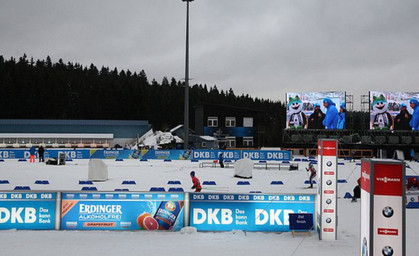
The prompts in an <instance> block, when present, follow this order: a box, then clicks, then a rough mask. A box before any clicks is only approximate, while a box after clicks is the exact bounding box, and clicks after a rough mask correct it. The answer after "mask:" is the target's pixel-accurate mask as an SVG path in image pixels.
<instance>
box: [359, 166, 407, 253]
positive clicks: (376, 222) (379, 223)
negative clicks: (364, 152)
mask: <svg viewBox="0 0 419 256" xmlns="http://www.w3.org/2000/svg"><path fill="white" fill-rule="evenodd" d="M404 184H405V163H404V162H402V161H397V160H383V159H380V160H376V159H363V160H362V165H361V237H360V239H361V241H360V242H361V243H360V255H362V256H366V255H369V256H399V255H400V256H404V255H405V245H406V235H405V233H406V229H405V226H406V222H405V220H406V218H405V217H406V206H405V202H404V198H405V190H404Z"/></svg>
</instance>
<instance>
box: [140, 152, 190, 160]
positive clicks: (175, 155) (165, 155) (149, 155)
mask: <svg viewBox="0 0 419 256" xmlns="http://www.w3.org/2000/svg"><path fill="white" fill-rule="evenodd" d="M191 152H192V151H191V150H189V149H188V150H154V149H151V150H148V151H147V152H145V153H144V154H143V156H142V157H141V159H170V160H189V159H191Z"/></svg>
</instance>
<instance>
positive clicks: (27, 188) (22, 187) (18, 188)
mask: <svg viewBox="0 0 419 256" xmlns="http://www.w3.org/2000/svg"><path fill="white" fill-rule="evenodd" d="M14 190H31V188H30V187H29V186H16V187H15V189H14Z"/></svg>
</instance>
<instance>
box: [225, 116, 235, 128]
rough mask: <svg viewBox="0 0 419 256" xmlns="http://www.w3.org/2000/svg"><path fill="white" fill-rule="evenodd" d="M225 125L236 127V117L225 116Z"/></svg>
mask: <svg viewBox="0 0 419 256" xmlns="http://www.w3.org/2000/svg"><path fill="white" fill-rule="evenodd" d="M226 127H236V118H235V117H226Z"/></svg>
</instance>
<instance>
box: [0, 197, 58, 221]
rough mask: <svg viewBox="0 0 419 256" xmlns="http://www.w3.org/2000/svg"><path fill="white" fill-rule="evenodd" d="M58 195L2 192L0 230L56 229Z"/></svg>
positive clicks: (0, 198)
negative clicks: (56, 200)
mask: <svg viewBox="0 0 419 256" xmlns="http://www.w3.org/2000/svg"><path fill="white" fill-rule="evenodd" d="M55 199H56V193H19V192H0V229H54V228H55V205H56V202H55Z"/></svg>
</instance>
